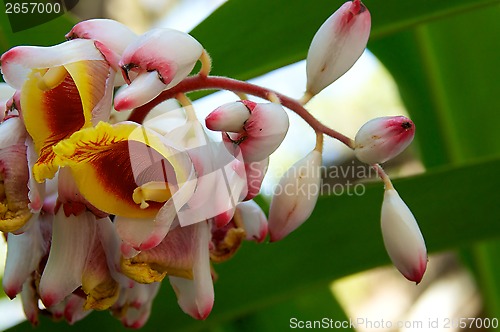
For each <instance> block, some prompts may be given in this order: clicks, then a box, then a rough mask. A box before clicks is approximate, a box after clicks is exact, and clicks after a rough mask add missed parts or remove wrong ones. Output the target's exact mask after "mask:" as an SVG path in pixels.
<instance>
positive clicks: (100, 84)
mask: <svg viewBox="0 0 500 332" xmlns="http://www.w3.org/2000/svg"><path fill="white" fill-rule="evenodd" d="M369 31H370V14H369V12H368V10H367V9H366V7H364V5H363V4H362V3H361V2H360V1H359V0H354V1H352V2H347V3H346V4H344V5H343V6H342V7H341V8H340V9H339V10H338V11H337V12H336V13H334V14H333V15H332V16H331V17H330V18H329V19H328V20H327V21H326V22H325V24H324V25H323V26H322V27H321V28H320V29H319V31H318V33H317V34H316V36H315V37H314V40H313V42H312V44H311V48H310V50H309V54H308V57H307V77H308V83H307V88H306V98H304V99H303V100H302V104H301V103H300V102H299V101H297V100H295V102H294V103H288V104H287V105H286V106H287V107H288V108H290V109H291V110H292V111H295V112H297V113H298V114H299V115H300V114H304V112H307V111H305V109H304V108H303V104H304V103H305V102H307V100H308V99H310V98H312V96H314V95H315V94H317V93H319V92H320V91H321V90H322V89H323V88H324V87H326V86H327V85H329V84H330V83H332V82H333V81H335V80H336V79H337V78H338V77H340V76H341V75H342V74H343V73H345V72H346V71H347V70H348V69H349V68H350V67H351V66H352V65H353V64H354V62H355V61H356V60H357V58H358V57H359V56H360V55H361V53H362V51H363V50H364V48H365V46H366V42H367V39H368V35H369ZM66 37H67V38H68V41H66V42H64V43H62V44H59V45H55V46H51V47H34V46H19V47H15V48H12V49H11V50H9V51H7V52H6V53H4V54H3V55H2V57H1V65H2V66H1V70H2V74H3V78H4V80H5V82H6V83H7V84H3V85H1V86H0V107H2V109H0V111H1V112H0V121H1V122H0V164H1V165H2V167H1V169H0V179H1V182H0V189H1V190H0V198H1V201H0V231H2V232H3V233H4V234H5V236H6V238H7V243H8V255H7V263H6V270H5V276H4V278H3V287H4V289H5V292H6V294H7V295H8V296H9V297H10V298H14V297H16V296H17V295H20V296H21V298H22V301H23V306H24V310H25V313H26V316H27V318H28V319H29V320H30V321H31V322H32V323H33V324H36V323H37V321H38V315H39V313H40V310H41V309H40V308H39V302H40V301H41V302H42V303H43V305H44V307H45V310H46V312H47V313H49V314H50V315H52V316H53V317H54V318H62V317H63V318H65V319H66V320H67V321H68V322H70V323H73V322H75V321H77V320H79V319H82V318H84V317H85V316H86V315H88V314H89V313H90V312H91V311H92V310H110V311H111V312H112V313H113V315H115V316H116V317H117V318H118V319H120V320H121V322H122V323H123V324H124V325H125V326H128V327H134V328H138V327H141V326H143V325H144V324H145V323H146V321H147V319H148V317H149V314H150V310H151V304H152V301H153V299H154V297H155V296H156V294H157V292H158V289H159V283H160V282H161V281H163V280H164V279H165V278H168V279H169V281H170V284H171V285H172V287H173V289H174V291H175V294H176V296H177V299H178V304H179V306H180V308H181V309H182V310H183V311H184V312H186V313H187V314H189V315H191V316H192V317H194V318H196V319H205V318H206V317H207V316H208V315H209V313H210V312H211V309H212V306H213V303H214V289H213V273H212V272H213V270H212V266H211V263H212V262H223V261H225V260H227V259H229V258H231V257H232V256H233V255H234V254H235V252H236V251H237V250H238V248H239V247H240V246H241V245H242V243H243V241H244V240H249V241H256V242H262V241H264V240H265V239H266V238H267V236H268V234H269V235H270V240H271V241H278V240H281V239H283V238H284V237H285V236H287V235H288V234H290V233H291V232H292V231H294V230H295V229H297V228H298V227H299V226H300V225H301V224H302V223H303V222H305V221H306V220H307V219H308V218H309V216H310V215H311V213H312V212H313V209H314V206H315V204H316V201H317V199H318V193H319V191H316V193H314V194H311V193H310V192H307V191H303V190H301V189H300V188H302V187H304V186H306V187H307V186H310V185H315V186H317V187H318V186H319V185H320V181H321V178H320V172H319V168H320V166H321V163H322V147H323V135H324V133H323V132H321V131H320V130H319V129H318V128H314V126H313V128H314V129H315V130H316V133H317V137H316V146H315V148H314V149H313V150H312V151H311V152H310V153H309V154H308V155H307V156H305V157H304V158H303V159H301V160H299V161H298V162H297V163H296V164H295V165H294V166H292V167H291V168H290V169H289V170H288V171H287V172H286V173H285V175H284V176H283V178H282V180H281V181H280V183H279V186H278V187H279V188H281V189H282V190H279V191H276V192H275V194H274V197H273V199H272V203H271V207H270V211H269V220H268V219H267V218H266V215H265V214H264V212H263V211H262V210H261V208H260V207H259V206H258V205H257V204H256V203H255V202H254V201H252V199H253V198H254V197H255V196H256V195H257V194H258V193H259V191H260V188H261V185H262V182H263V179H264V176H265V174H266V170H267V167H268V164H269V158H270V156H271V154H272V153H273V152H274V151H275V150H276V149H277V148H278V147H279V146H280V144H281V142H282V141H283V139H284V138H285V135H286V133H287V130H288V126H289V120H288V115H287V112H286V111H285V109H284V107H283V105H285V103H283V105H282V102H281V100H282V98H285V97H284V96H282V95H279V94H278V93H275V92H272V91H269V90H266V89H265V88H262V87H256V86H252V85H250V84H248V83H246V82H239V83H238V87H235V88H234V90H232V91H233V92H237V93H238V95H240V96H241V93H252V91H253V92H254V95H255V96H257V97H261V98H267V99H268V100H269V102H254V101H250V100H246V99H244V100H238V101H233V102H230V103H228V104H225V105H222V106H220V107H219V108H217V109H215V110H214V111H213V112H212V113H210V115H208V116H207V117H206V119H205V124H202V123H200V121H199V120H198V118H197V117H196V113H195V110H194V107H193V105H192V104H191V103H190V101H189V99H188V98H187V97H186V95H185V94H184V93H186V92H190V91H194V90H196V89H202V88H214V87H215V88H217V87H218V86H217V84H218V83H217V82H221V80H222V81H223V83H224V84H223V86H224V88H225V89H228V90H231V84H233V83H234V82H235V80H231V79H226V78H221V77H216V78H214V77H211V76H209V72H210V59H209V57H208V54H207V52H206V51H205V50H204V49H203V47H202V46H201V44H200V43H199V42H198V41H197V40H195V39H194V38H193V37H191V36H190V35H188V34H186V33H182V32H179V31H175V30H170V29H155V30H151V31H149V32H147V33H145V34H144V35H142V36H137V35H136V34H134V33H133V32H131V31H130V30H129V29H128V28H127V27H125V26H123V25H122V24H120V23H118V22H115V21H112V20H90V21H84V22H81V23H79V24H77V25H76V26H75V27H74V28H73V29H72V30H71V31H70V32H69V33H68V34H67V35H66ZM198 61H200V62H201V69H200V72H199V73H197V74H193V75H191V72H192V71H193V68H194V67H195V64H196V63H197V62H198ZM190 75H191V76H190ZM225 79H226V81H224V80H225ZM197 80H198V81H197ZM190 82H191V83H192V82H194V84H193V85H192V86H190ZM180 83H183V84H182V86H183V88H184V90H181V89H178V87H179V86H180V85H181V84H180ZM203 84H206V86H203ZM210 84H212V85H210ZM119 86H121V88H120V89H118V91H117V92H116V94H115V93H114V89H115V88H116V87H119ZM245 87H248V91H241V90H242V89H243V90H245ZM256 91H257V92H256ZM169 98H175V99H177V100H178V102H179V106H180V107H179V111H180V113H179V112H173V111H169V112H164V113H162V114H161V115H159V116H157V117H155V118H152V119H146V121H143V120H144V117H142V118H141V120H137V119H138V117H137V116H135V117H134V114H137V113H134V112H136V111H137V108H139V107H140V108H141V109H143V110H144V109H147V110H148V111H151V110H152V109H153V108H154V107H156V106H157V105H158V104H159V103H160V102H161V101H163V100H166V99H169ZM286 98H288V97H286ZM286 98H285V99H286ZM288 100H290V98H288ZM155 101H157V102H155ZM148 105H150V106H148ZM294 105H295V106H294ZM158 107H161V105H160V106H158ZM131 109H135V111H133V112H132V115H131V117H130V119H131V120H134V121H122V122H116V121H114V120H113V119H114V117H113V112H115V111H121V110H131ZM179 114H181V115H180V117H179ZM139 118H140V116H139ZM207 130H212V131H218V132H221V140H219V141H218V140H214V139H211V138H210V136H209V135H207ZM331 133H336V132H335V131H333V130H331V131H330V134H329V135H330V136H333V137H334V138H337V137H335V134H333V135H332V134H331ZM413 134H414V125H413V123H412V122H411V121H410V120H408V119H406V118H404V117H390V118H381V119H375V120H373V121H371V122H369V123H367V124H366V125H365V126H363V127H362V128H361V129H360V131H359V133H358V135H356V139H355V143H353V144H352V145H351V146H350V147H351V148H353V150H354V152H355V154H356V156H357V157H358V158H359V159H360V160H361V161H363V162H366V163H368V164H374V167H379V166H378V165H376V164H377V163H383V162H385V161H387V160H389V159H391V158H393V157H394V156H396V155H397V154H399V153H400V152H401V151H402V150H403V149H404V148H406V146H407V145H408V144H409V143H410V142H411V140H412V138H413ZM385 181H386V185H387V184H388V183H390V181H389V182H388V180H387V179H385ZM382 231H383V236H384V243H385V245H386V248H387V250H388V252H389V255H390V257H391V259H392V260H393V262H394V263H395V265H396V266H397V267H398V268H399V269H400V270H401V272H402V273H403V274H404V275H405V276H406V277H407V278H408V279H410V280H413V281H416V282H419V281H420V279H421V278H422V275H423V273H424V271H425V266H426V262H427V261H426V251H425V244H424V242H423V238H422V236H421V234H420V232H419V230H418V226H417V224H416V222H415V219H414V218H413V216H412V215H411V212H410V211H409V210H408V208H407V207H406V205H405V204H404V203H403V202H402V200H401V199H400V198H399V196H398V194H397V193H396V192H395V190H394V189H393V188H392V185H390V186H389V185H387V189H386V195H385V199H384V204H383V208H382Z"/></svg>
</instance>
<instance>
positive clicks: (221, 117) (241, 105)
mask: <svg viewBox="0 0 500 332" xmlns="http://www.w3.org/2000/svg"><path fill="white" fill-rule="evenodd" d="M247 105H248V106H247ZM250 107H251V108H252V109H253V108H254V107H255V103H254V102H251V101H248V100H239V101H237V102H234V103H228V104H224V105H222V106H220V107H218V108H216V109H215V110H214V111H213V112H212V113H210V114H209V115H208V116H207V117H206V118H205V124H206V126H207V128H208V129H210V130H215V131H228V132H231V133H237V132H240V131H241V130H243V126H244V125H245V122H246V121H247V120H248V118H249V117H250V115H251V111H250Z"/></svg>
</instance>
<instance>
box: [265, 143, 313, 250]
mask: <svg viewBox="0 0 500 332" xmlns="http://www.w3.org/2000/svg"><path fill="white" fill-rule="evenodd" d="M321 163H322V156H321V153H320V152H319V151H317V150H313V151H311V152H310V153H309V154H308V155H307V156H305V157H304V158H302V159H301V160H299V161H298V162H296V163H295V164H294V165H293V166H292V167H290V169H288V171H287V172H286V173H285V175H283V177H282V178H281V180H280V182H279V184H278V186H277V187H276V189H275V192H274V196H273V199H272V201H271V207H270V208H269V233H270V235H271V242H274V241H279V240H281V239H282V238H284V237H285V236H287V235H288V234H290V233H291V232H292V231H294V230H295V229H297V228H298V227H299V226H300V225H302V224H303V223H304V222H305V221H306V220H307V218H309V216H310V215H311V213H312V212H313V210H314V206H315V205H316V201H317V200H318V196H319V192H320V185H321V172H320V167H321Z"/></svg>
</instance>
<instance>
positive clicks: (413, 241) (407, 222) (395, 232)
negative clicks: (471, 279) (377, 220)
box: [381, 188, 427, 284]
mask: <svg viewBox="0 0 500 332" xmlns="http://www.w3.org/2000/svg"><path fill="white" fill-rule="evenodd" d="M381 228H382V236H383V239H384V245H385V248H386V250H387V253H388V254H389V257H390V258H391V261H392V263H393V264H394V265H395V266H396V268H397V269H398V270H399V272H401V274H402V275H403V276H405V278H406V279H408V280H410V281H414V282H416V283H417V284H418V283H419V282H420V281H421V280H422V277H423V276H424V273H425V269H426V267H427V249H426V247H425V242H424V238H423V236H422V233H421V232H420V229H419V227H418V224H417V221H416V220H415V217H414V216H413V214H412V213H411V211H410V209H409V208H408V206H407V205H406V204H405V202H403V200H402V199H401V197H400V196H399V194H398V192H397V191H396V190H395V189H394V188H390V189H386V190H385V193H384V201H383V203H382V214H381Z"/></svg>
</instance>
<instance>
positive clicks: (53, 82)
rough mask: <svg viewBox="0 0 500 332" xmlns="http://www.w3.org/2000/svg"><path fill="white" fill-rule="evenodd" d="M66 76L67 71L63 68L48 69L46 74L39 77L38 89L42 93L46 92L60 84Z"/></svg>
mask: <svg viewBox="0 0 500 332" xmlns="http://www.w3.org/2000/svg"><path fill="white" fill-rule="evenodd" d="M66 75H68V71H67V70H66V68H64V66H58V67H54V68H50V69H49V70H47V72H46V73H45V74H43V75H41V76H40V78H39V81H38V88H39V89H40V90H42V91H48V90H51V89H53V88H55V87H56V86H58V85H59V84H61V83H62V82H63V81H64V79H65V78H66Z"/></svg>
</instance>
